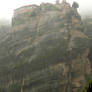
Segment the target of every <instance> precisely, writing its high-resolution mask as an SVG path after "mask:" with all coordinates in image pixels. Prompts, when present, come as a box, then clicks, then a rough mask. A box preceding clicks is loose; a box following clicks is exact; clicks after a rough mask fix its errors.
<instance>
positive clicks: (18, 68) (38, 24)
mask: <svg viewBox="0 0 92 92" xmlns="http://www.w3.org/2000/svg"><path fill="white" fill-rule="evenodd" d="M25 11H26V10H25ZM83 30H84V28H83V24H82V21H81V17H80V15H79V14H78V12H77V10H76V9H74V8H73V7H71V6H70V5H69V4H68V3H64V4H59V5H53V4H49V3H47V4H41V5H40V6H38V7H37V8H35V9H34V10H33V11H32V12H26V13H21V14H19V15H18V14H17V16H14V17H13V22H12V39H11V41H9V40H7V41H6V44H7V45H9V48H10V49H9V55H8V56H7V57H5V58H3V59H2V61H5V62H8V70H5V73H4V74H2V75H0V76H1V77H0V81H1V82H0V83H1V85H2V86H1V89H5V90H6V92H16V91H17V92H20V91H21V90H23V92H78V91H79V90H82V89H83V88H84V86H85V84H86V82H87V80H88V79H89V78H90V76H91V66H90V61H89V59H88V54H89V48H88V36H87V35H85V34H84V33H83ZM7 72H8V73H7ZM3 84H6V86H5V87H4V86H3Z"/></svg>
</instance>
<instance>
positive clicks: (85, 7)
mask: <svg viewBox="0 0 92 92" xmlns="http://www.w3.org/2000/svg"><path fill="white" fill-rule="evenodd" d="M60 1H62V0H60ZM73 1H76V2H78V3H79V5H80V8H79V11H80V12H84V13H86V12H87V11H89V12H90V13H91V12H92V0H67V2H70V3H71V4H72V2H73ZM41 2H50V3H55V0H0V19H1V18H6V19H11V18H12V16H13V10H14V9H16V8H18V7H21V6H23V5H29V4H40V3H41Z"/></svg>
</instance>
